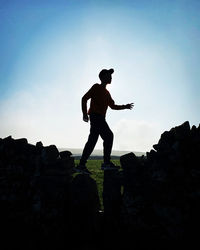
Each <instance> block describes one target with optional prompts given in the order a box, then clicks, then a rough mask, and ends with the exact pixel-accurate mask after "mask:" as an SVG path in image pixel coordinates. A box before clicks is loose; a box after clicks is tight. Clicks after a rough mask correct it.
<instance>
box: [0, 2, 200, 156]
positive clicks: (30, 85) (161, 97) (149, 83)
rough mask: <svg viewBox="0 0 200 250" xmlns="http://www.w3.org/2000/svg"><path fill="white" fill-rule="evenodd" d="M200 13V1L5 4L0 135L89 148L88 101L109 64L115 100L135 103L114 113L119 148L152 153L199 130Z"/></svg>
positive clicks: (0, 9) (0, 12)
mask: <svg viewBox="0 0 200 250" xmlns="http://www.w3.org/2000/svg"><path fill="white" fill-rule="evenodd" d="M199 12H200V1H198V0H196V1H194V0H173V1H172V0H132V1H128V0H110V1H106V0H99V1H97V0H96V1H95V0H93V1H92V0H90V1H89V0H65V1H64V0H56V1H53V0H52V1H50V0H43V1H41V0H40V1H39V0H0V34H1V35H0V138H5V137H7V136H9V135H12V137H13V138H15V139H17V138H23V137H25V138H27V139H28V142H29V143H32V144H35V143H36V142H38V141H42V142H43V144H44V145H50V144H55V145H56V146H57V147H64V148H83V147H84V145H85V143H86V141H87V138H88V134H89V130H90V124H89V123H85V122H84V121H82V112H81V98H82V96H83V95H84V94H85V93H86V92H87V91H88V90H89V89H90V88H91V86H92V85H93V84H95V83H100V80H99V78H98V74H99V72H100V71H101V70H102V69H104V68H105V69H110V68H114V70H115V72H114V74H113V77H112V78H113V80H112V83H111V85H109V86H108V87H107V89H108V90H109V91H110V93H111V96H112V98H113V99H114V101H115V103H116V104H119V105H120V104H127V103H131V102H134V108H133V109H132V110H120V111H116V110H111V109H110V108H109V109H108V111H107V115H106V120H107V122H108V124H109V126H110V128H111V130H112V131H113V132H114V144H113V149H115V150H130V151H142V152H147V151H149V150H151V148H152V146H153V144H156V143H158V140H159V138H160V135H161V134H162V133H163V132H164V131H166V130H167V131H168V130H170V129H171V128H172V127H174V126H178V125H180V124H182V123H183V122H185V121H189V122H190V125H191V126H192V125H195V126H198V125H199V122H200V112H199V107H200V71H199V68H200V17H199ZM88 107H89V102H88ZM101 148H102V140H101V138H99V141H98V143H97V145H96V149H101Z"/></svg>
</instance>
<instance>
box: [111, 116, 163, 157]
mask: <svg viewBox="0 0 200 250" xmlns="http://www.w3.org/2000/svg"><path fill="white" fill-rule="evenodd" d="M113 132H114V136H115V141H114V148H115V149H119V150H131V151H141V152H147V151H149V150H150V149H151V148H152V146H153V144H156V143H157V142H158V140H159V138H160V134H161V129H160V128H159V124H157V123H151V122H148V121H139V120H128V119H121V120H120V121H119V122H117V123H116V124H114V126H113Z"/></svg>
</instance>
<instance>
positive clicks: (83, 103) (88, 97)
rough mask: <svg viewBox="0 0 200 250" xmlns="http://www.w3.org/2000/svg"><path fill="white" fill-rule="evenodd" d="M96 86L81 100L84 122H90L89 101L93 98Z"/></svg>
mask: <svg viewBox="0 0 200 250" xmlns="http://www.w3.org/2000/svg"><path fill="white" fill-rule="evenodd" d="M94 86H95V85H93V86H92V88H91V89H90V90H89V91H88V92H87V93H86V94H85V95H84V96H83V97H82V99H81V108H82V113H83V121H85V122H88V120H89V117H88V114H87V101H88V100H89V99H90V98H91V97H92V92H93V90H94Z"/></svg>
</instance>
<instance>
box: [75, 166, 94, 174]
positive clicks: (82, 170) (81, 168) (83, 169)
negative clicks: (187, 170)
mask: <svg viewBox="0 0 200 250" xmlns="http://www.w3.org/2000/svg"><path fill="white" fill-rule="evenodd" d="M75 170H76V172H78V173H83V174H91V172H90V171H89V170H88V169H87V168H86V166H85V165H81V164H79V165H77V166H76V167H75Z"/></svg>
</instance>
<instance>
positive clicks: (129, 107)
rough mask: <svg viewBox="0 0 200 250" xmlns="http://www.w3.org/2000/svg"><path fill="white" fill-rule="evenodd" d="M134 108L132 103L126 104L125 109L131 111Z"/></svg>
mask: <svg viewBox="0 0 200 250" xmlns="http://www.w3.org/2000/svg"><path fill="white" fill-rule="evenodd" d="M133 107H134V103H129V104H126V109H132V108H133Z"/></svg>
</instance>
